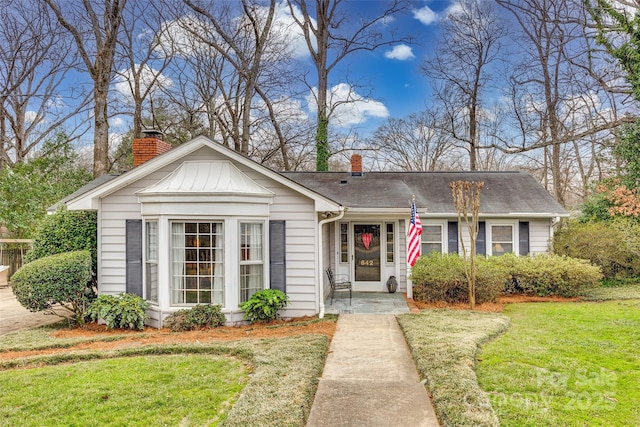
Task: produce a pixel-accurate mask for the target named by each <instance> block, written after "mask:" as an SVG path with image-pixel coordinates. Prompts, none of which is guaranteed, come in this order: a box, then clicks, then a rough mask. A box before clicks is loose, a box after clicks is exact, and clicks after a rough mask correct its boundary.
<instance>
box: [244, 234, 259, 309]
mask: <svg viewBox="0 0 640 427" xmlns="http://www.w3.org/2000/svg"><path fill="white" fill-rule="evenodd" d="M263 240H264V236H263V232H262V223H240V302H245V301H247V300H248V299H249V298H251V296H252V295H253V294H254V293H255V292H257V291H259V290H261V289H263V288H264V279H263V261H262V260H263V256H264V255H263Z"/></svg>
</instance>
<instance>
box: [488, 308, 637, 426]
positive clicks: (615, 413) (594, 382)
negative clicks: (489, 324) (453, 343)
mask: <svg viewBox="0 0 640 427" xmlns="http://www.w3.org/2000/svg"><path fill="white" fill-rule="evenodd" d="M505 313H506V314H507V315H508V316H509V317H510V318H511V327H510V328H509V330H508V331H507V332H506V333H505V334H504V335H502V336H500V337H499V338H498V339H496V340H495V341H493V342H490V343H488V344H486V345H485V346H484V348H483V350H482V352H481V354H480V355H479V358H480V359H481V360H482V362H481V363H479V364H478V367H477V375H478V380H479V383H480V386H481V387H482V388H483V389H484V390H486V391H487V392H488V393H489V394H490V400H491V404H492V406H493V409H494V410H495V412H496V414H497V416H498V418H499V419H500V425H502V426H507V427H508V426H518V427H521V426H586V425H588V426H625V427H626V426H637V425H640V407H639V406H638V402H639V401H640V347H639V343H640V301H611V302H604V303H539V304H515V305H509V306H507V307H506V309H505Z"/></svg>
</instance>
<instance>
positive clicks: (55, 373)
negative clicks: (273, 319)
mask: <svg viewBox="0 0 640 427" xmlns="http://www.w3.org/2000/svg"><path fill="white" fill-rule="evenodd" d="M325 322H329V323H330V324H333V325H334V324H335V319H324V320H322V321H317V320H316V321H308V322H289V323H286V324H283V325H276V326H267V327H259V326H251V327H246V328H236V329H232V328H219V329H215V330H210V331H194V332H190V333H178V334H173V333H168V334H167V333H165V332H154V331H153V330H151V331H146V332H142V333H123V334H118V333H116V334H112V333H107V334H95V335H94V336H87V337H82V336H78V337H74V338H56V335H57V334H58V333H60V332H64V331H63V330H60V329H59V327H58V328H56V327H45V328H40V329H36V330H31V331H20V332H16V333H13V334H9V335H5V336H3V337H0V425H7V426H9V425H78V426H80V425H82V426H84V425H100V426H103V425H104V426H109V425H131V426H135V425H140V426H147V425H190V426H201V425H203V426H204V425H223V426H248V425H260V426H283V425H287V426H304V425H305V423H306V419H307V417H308V415H309V410H310V409H311V404H312V403H313V396H314V394H315V391H316V387H317V382H318V377H320V375H321V373H322V369H323V366H324V360H325V357H326V354H327V349H328V345H329V337H328V336H326V335H324V334H323V332H324V331H330V330H332V328H334V327H335V326H331V327H330V328H327V327H325ZM254 333H260V334H261V335H262V336H271V335H273V338H252V337H251V336H252V334H254ZM240 335H245V336H247V337H248V338H244V339H238V338H237V337H239V336H240ZM232 337H233V338H232ZM229 338H232V339H233V340H229ZM34 349H37V350H35V351H34ZM187 368H188V369H187ZM194 376H195V377H194ZM40 387H42V388H40ZM112 406H113V407H118V408H121V409H122V410H123V412H122V413H118V412H117V411H116V412H113V411H111V409H110V408H111V407H112ZM144 411H148V412H146V414H145V412H144ZM127 412H132V413H133V412H141V415H140V417H138V416H134V415H133V414H130V415H127ZM151 414H154V415H151ZM64 416H67V417H71V418H62V417H64ZM57 417H60V418H57ZM124 417H126V418H124Z"/></svg>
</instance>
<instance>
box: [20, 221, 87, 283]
mask: <svg viewBox="0 0 640 427" xmlns="http://www.w3.org/2000/svg"><path fill="white" fill-rule="evenodd" d="M82 250H87V251H89V252H90V253H91V268H92V271H93V272H95V271H97V270H96V266H97V250H98V244H97V214H96V212H93V211H69V210H66V209H61V210H59V211H58V212H56V213H55V214H53V215H47V217H46V218H45V219H44V220H43V221H42V223H41V224H40V225H39V226H38V229H37V230H36V234H35V237H34V240H33V248H32V249H31V250H30V251H29V252H27V262H31V261H34V260H36V259H39V258H43V257H46V256H50V255H55V254H59V253H63V252H73V251H82Z"/></svg>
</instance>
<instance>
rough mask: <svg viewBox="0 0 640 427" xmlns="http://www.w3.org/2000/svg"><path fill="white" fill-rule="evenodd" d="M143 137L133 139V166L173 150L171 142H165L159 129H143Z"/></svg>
mask: <svg viewBox="0 0 640 427" xmlns="http://www.w3.org/2000/svg"><path fill="white" fill-rule="evenodd" d="M142 135H143V137H142V138H134V140H133V167H134V168H135V167H137V166H140V165H141V164H143V163H144V162H146V161H147V160H151V159H153V158H154V157H156V156H157V155H159V154H162V153H165V152H167V151H169V150H171V144H169V143H166V142H164V141H163V140H162V139H161V138H162V132H160V131H157V130H143V131H142Z"/></svg>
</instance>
